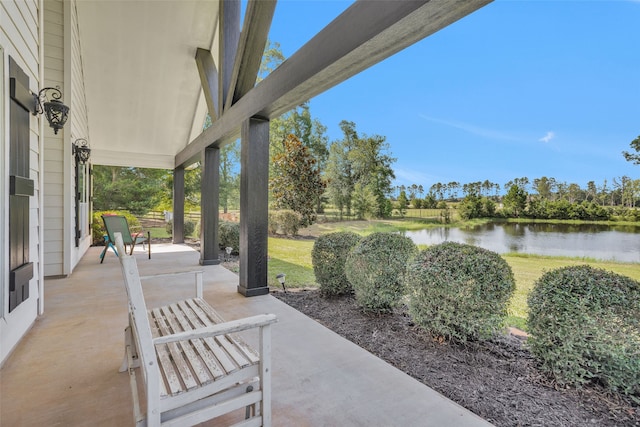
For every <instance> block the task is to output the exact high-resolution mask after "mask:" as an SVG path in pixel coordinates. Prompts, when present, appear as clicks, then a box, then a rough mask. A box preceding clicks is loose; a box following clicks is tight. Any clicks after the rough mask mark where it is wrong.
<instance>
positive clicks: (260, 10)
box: [225, 0, 276, 110]
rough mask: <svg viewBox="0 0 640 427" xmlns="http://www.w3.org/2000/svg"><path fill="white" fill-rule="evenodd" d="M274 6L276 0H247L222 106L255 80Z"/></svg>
mask: <svg viewBox="0 0 640 427" xmlns="http://www.w3.org/2000/svg"><path fill="white" fill-rule="evenodd" d="M275 9H276V1H275V0H249V3H248V5H247V11H246V13H245V17H244V23H243V24H242V33H241V34H240V43H239V45H238V53H237V54H236V61H235V64H234V65H233V73H232V75H231V86H230V88H231V89H230V91H229V93H230V95H229V97H228V98H227V100H226V105H225V110H228V109H229V108H231V105H233V104H234V103H236V102H237V101H238V100H239V99H240V98H242V97H243V96H244V95H246V93H247V92H249V91H250V90H251V89H252V88H253V87H254V86H255V84H256V80H257V77H258V72H259V71H260V63H261V62H262V55H263V53H264V48H265V46H266V44H267V38H268V37H269V29H270V28H271V21H272V20H273V13H274V11H275Z"/></svg>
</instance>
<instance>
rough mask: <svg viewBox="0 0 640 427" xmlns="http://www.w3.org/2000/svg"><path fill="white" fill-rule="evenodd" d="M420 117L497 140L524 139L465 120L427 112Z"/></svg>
mask: <svg viewBox="0 0 640 427" xmlns="http://www.w3.org/2000/svg"><path fill="white" fill-rule="evenodd" d="M419 117H420V118H422V119H424V120H428V121H430V122H433V123H438V124H441V125H445V126H449V127H452V128H456V129H460V130H463V131H465V132H468V133H470V134H473V135H477V136H481V137H484V138H489V139H497V140H503V141H522V138H520V137H518V136H516V135H513V134H510V133H508V132H503V131H500V130H494V129H487V128H483V127H480V126H476V125H472V124H469V123H464V122H458V121H454V120H443V119H438V118H436V117H430V116H427V115H426V114H419Z"/></svg>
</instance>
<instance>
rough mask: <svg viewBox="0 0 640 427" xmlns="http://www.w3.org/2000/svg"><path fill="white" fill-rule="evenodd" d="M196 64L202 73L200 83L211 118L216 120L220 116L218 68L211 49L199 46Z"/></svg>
mask: <svg viewBox="0 0 640 427" xmlns="http://www.w3.org/2000/svg"><path fill="white" fill-rule="evenodd" d="M196 66H197V67H198V73H199V74H200V84H201V85H202V90H203V92H204V99H205V100H206V101H207V108H208V109H209V115H210V116H211V120H212V121H215V120H216V119H217V118H218V116H219V111H218V96H219V94H218V70H216V65H215V64H214V63H213V56H212V55H211V51H209V50H206V49H201V48H198V49H197V50H196Z"/></svg>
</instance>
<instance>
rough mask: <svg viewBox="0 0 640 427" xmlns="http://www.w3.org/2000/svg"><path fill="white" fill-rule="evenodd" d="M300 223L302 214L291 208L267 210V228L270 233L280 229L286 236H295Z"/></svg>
mask: <svg viewBox="0 0 640 427" xmlns="http://www.w3.org/2000/svg"><path fill="white" fill-rule="evenodd" d="M301 224H302V216H301V215H300V214H299V213H297V212H294V211H292V210H288V209H287V210H280V211H271V212H269V217H268V228H269V233H270V234H276V233H277V232H278V230H280V231H281V232H282V233H283V234H286V235H287V236H296V235H297V234H298V230H299V229H300V226H301Z"/></svg>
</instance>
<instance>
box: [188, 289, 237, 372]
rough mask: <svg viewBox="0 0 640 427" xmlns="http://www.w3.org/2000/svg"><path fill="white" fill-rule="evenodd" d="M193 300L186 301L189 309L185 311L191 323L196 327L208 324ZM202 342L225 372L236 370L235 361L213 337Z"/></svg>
mask: <svg viewBox="0 0 640 427" xmlns="http://www.w3.org/2000/svg"><path fill="white" fill-rule="evenodd" d="M195 300H196V299H195V298H194V299H190V300H187V301H186V302H187V304H188V305H189V307H190V308H191V311H190V312H189V313H187V315H188V316H189V315H190V316H189V320H190V321H191V322H192V324H193V325H198V326H197V327H203V326H209V325H210V322H209V321H208V319H207V316H206V314H205V313H204V311H202V309H201V308H200V306H199V305H197V304H196V302H195ZM217 323H219V322H217ZM204 342H205V343H206V344H207V346H208V347H209V349H210V350H211V351H212V352H213V354H214V355H215V357H216V359H218V362H220V366H221V367H222V369H223V370H224V372H225V374H229V373H231V372H234V371H236V369H237V368H236V365H235V363H234V362H233V361H232V360H231V359H230V358H229V356H228V355H227V353H226V352H225V351H224V349H223V348H222V347H220V345H219V344H218V343H217V341H216V340H215V339H214V338H205V339H204Z"/></svg>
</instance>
